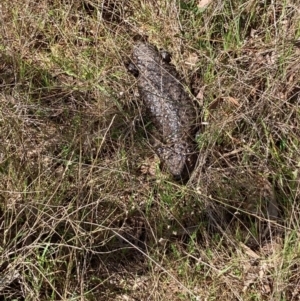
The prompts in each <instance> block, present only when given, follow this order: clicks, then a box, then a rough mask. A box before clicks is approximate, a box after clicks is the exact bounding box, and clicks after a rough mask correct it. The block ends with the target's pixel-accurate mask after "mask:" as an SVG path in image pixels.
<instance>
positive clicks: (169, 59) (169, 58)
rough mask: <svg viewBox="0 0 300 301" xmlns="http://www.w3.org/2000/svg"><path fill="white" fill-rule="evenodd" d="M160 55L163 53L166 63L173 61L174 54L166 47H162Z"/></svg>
mask: <svg viewBox="0 0 300 301" xmlns="http://www.w3.org/2000/svg"><path fill="white" fill-rule="evenodd" d="M160 55H161V58H162V59H163V61H164V62H166V63H170V62H171V58H172V56H171V54H170V53H169V52H168V51H166V50H164V49H160Z"/></svg>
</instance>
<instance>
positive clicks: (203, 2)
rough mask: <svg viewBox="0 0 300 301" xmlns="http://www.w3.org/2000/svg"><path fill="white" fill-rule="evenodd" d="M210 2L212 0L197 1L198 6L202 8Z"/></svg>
mask: <svg viewBox="0 0 300 301" xmlns="http://www.w3.org/2000/svg"><path fill="white" fill-rule="evenodd" d="M211 2H212V0H200V1H199V2H198V5H197V6H198V7H199V8H204V7H206V6H207V5H208V4H210V3H211Z"/></svg>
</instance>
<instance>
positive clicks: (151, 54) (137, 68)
mask: <svg viewBox="0 0 300 301" xmlns="http://www.w3.org/2000/svg"><path fill="white" fill-rule="evenodd" d="M169 61H170V57H168V55H166V56H163V55H161V54H160V53H159V52H158V51H157V49H156V48H155V47H154V46H152V45H150V44H148V43H146V42H137V43H136V44H135V46H134V48H133V55H132V62H133V64H131V65H130V67H129V69H130V71H131V72H132V73H133V74H134V75H135V76H136V77H137V78H138V89H139V94H140V96H141V98H142V99H143V102H144V104H145V106H146V108H147V110H148V112H149V113H150V117H151V120H152V122H153V124H154V126H155V129H156V130H155V131H154V133H153V136H154V138H155V139H154V140H155V145H154V148H155V150H156V152H157V154H158V155H159V157H160V159H161V160H162V161H163V162H164V163H165V165H166V166H167V169H168V170H169V172H170V173H171V174H172V175H173V176H174V177H175V179H178V180H179V179H183V178H186V177H187V176H188V175H189V173H190V172H191V170H192V168H193V165H194V163H195V159H194V155H193V152H194V151H195V149H194V147H193V138H191V136H192V134H193V125H194V124H195V119H196V118H195V111H194V108H193V106H192V102H191V99H190V98H189V96H188V94H187V92H186V91H185V90H184V87H183V86H182V84H181V83H180V81H179V76H178V73H177V72H176V70H175V68H174V66H173V65H171V64H169Z"/></svg>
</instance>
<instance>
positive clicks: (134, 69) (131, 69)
mask: <svg viewBox="0 0 300 301" xmlns="http://www.w3.org/2000/svg"><path fill="white" fill-rule="evenodd" d="M125 67H126V68H127V70H128V72H130V73H131V74H132V75H133V76H134V77H138V76H139V70H138V68H137V67H136V65H135V64H133V63H132V62H128V63H125Z"/></svg>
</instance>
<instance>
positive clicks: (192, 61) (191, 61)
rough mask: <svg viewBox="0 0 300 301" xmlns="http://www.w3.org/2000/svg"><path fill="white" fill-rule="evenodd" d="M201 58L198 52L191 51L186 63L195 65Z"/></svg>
mask: <svg viewBox="0 0 300 301" xmlns="http://www.w3.org/2000/svg"><path fill="white" fill-rule="evenodd" d="M198 60H199V57H198V55H197V53H190V55H189V56H188V58H187V59H186V61H185V63H186V64H187V65H190V66H195V65H196V64H197V62H198Z"/></svg>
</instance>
